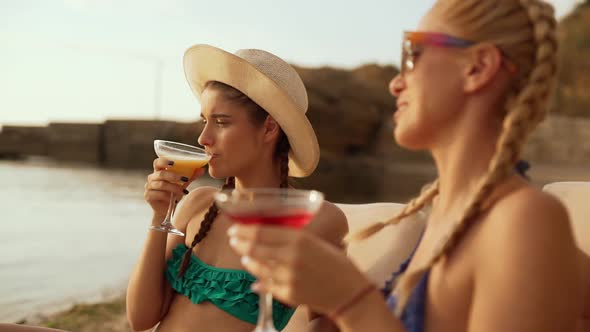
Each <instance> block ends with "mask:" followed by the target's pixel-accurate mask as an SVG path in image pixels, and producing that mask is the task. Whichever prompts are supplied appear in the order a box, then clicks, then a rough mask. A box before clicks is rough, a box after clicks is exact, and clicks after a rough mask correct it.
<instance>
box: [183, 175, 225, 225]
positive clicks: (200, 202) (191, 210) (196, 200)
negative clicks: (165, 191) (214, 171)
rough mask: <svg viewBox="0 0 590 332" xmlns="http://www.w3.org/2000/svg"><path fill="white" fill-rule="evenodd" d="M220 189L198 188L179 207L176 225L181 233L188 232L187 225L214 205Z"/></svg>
mask: <svg viewBox="0 0 590 332" xmlns="http://www.w3.org/2000/svg"><path fill="white" fill-rule="evenodd" d="M218 191H219V188H215V187H208V186H203V187H198V188H196V189H193V190H192V191H191V192H190V193H189V194H188V195H186V197H184V199H183V200H182V201H181V202H180V203H179V206H178V207H177V211H176V216H175V218H174V224H175V226H176V228H178V229H179V230H181V231H184V230H186V227H187V225H188V224H189V222H190V221H191V220H192V219H193V217H194V216H196V215H198V214H200V213H203V212H204V211H207V209H209V207H210V206H211V204H213V196H214V195H215V193H216V192H218Z"/></svg>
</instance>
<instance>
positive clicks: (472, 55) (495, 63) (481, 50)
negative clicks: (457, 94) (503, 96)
mask: <svg viewBox="0 0 590 332" xmlns="http://www.w3.org/2000/svg"><path fill="white" fill-rule="evenodd" d="M501 67H502V53H500V50H499V49H498V47H496V46H495V45H493V44H489V43H483V44H480V45H476V46H473V47H472V48H471V49H470V50H469V58H468V61H467V62H466V67H465V71H464V76H465V84H464V86H463V90H464V92H466V93H475V92H478V91H479V90H481V89H482V88H484V87H486V86H488V85H489V84H491V83H492V82H493V81H494V78H495V77H496V75H497V74H498V72H499V71H500V69H501Z"/></svg>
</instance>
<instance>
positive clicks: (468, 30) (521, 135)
mask: <svg viewBox="0 0 590 332" xmlns="http://www.w3.org/2000/svg"><path fill="white" fill-rule="evenodd" d="M433 10H437V11H439V13H441V14H442V15H443V18H444V19H445V20H446V22H448V23H450V24H451V25H452V26H454V27H456V28H459V31H461V34H462V35H461V37H463V38H465V39H469V40H474V41H478V42H489V43H492V44H494V45H496V46H497V47H498V48H499V49H500V50H501V51H502V53H503V56H505V57H507V58H508V60H509V61H512V62H513V63H514V64H515V65H516V66H517V67H518V75H517V77H515V78H514V84H513V88H512V91H511V92H510V94H509V95H508V96H507V99H506V106H505V117H504V120H503V124H502V131H501V133H500V136H499V138H498V141H497V143H496V151H495V153H494V155H493V157H492V159H491V161H490V164H489V166H488V171H487V173H486V175H485V176H484V177H483V178H482V179H481V182H480V183H479V185H478V187H477V189H476V192H475V195H474V196H473V197H472V198H471V200H470V202H469V204H468V206H467V208H466V209H465V211H464V212H463V214H462V217H461V218H460V219H458V220H456V221H455V222H454V223H453V225H452V228H451V230H450V231H449V232H448V233H447V234H445V235H444V236H443V237H442V238H441V239H440V242H439V243H437V245H436V246H435V250H434V252H433V253H432V255H431V256H430V258H429V259H428V260H427V261H426V264H424V265H422V266H419V267H417V268H416V269H415V270H414V271H412V272H409V273H405V274H404V275H403V276H402V277H401V278H400V280H399V282H398V284H397V285H396V287H395V289H394V293H395V295H396V296H397V297H398V302H397V303H398V304H397V306H396V314H397V315H398V316H400V315H401V313H402V312H403V309H404V307H405V305H406V303H407V300H408V298H409V296H410V294H411V292H412V290H413V289H414V287H415V286H416V284H417V283H418V281H419V280H420V278H421V277H422V276H423V275H424V273H426V271H428V270H429V269H430V268H431V267H432V266H433V265H434V264H435V263H436V262H437V261H438V260H439V259H441V258H442V257H443V256H445V255H446V254H447V253H448V252H449V251H450V250H451V248H452V247H453V246H454V245H455V244H456V243H457V242H458V241H459V239H460V236H461V234H463V232H464V231H465V229H466V228H467V227H468V225H469V222H470V221H471V220H473V219H474V217H476V216H477V215H478V214H480V213H481V212H482V211H484V210H485V209H486V208H488V207H489V205H490V204H491V201H490V200H489V196H490V194H491V192H492V191H493V189H494V188H495V186H496V185H497V184H498V183H499V182H500V181H502V180H503V179H506V178H507V177H508V176H509V175H510V174H511V173H512V170H513V167H514V165H515V164H516V162H517V160H518V159H519V157H520V154H521V151H522V149H523V146H524V144H525V142H526V140H527V138H528V136H529V134H530V133H531V131H532V130H533V129H534V128H535V127H536V126H537V125H538V124H539V123H540V122H541V121H542V120H543V119H544V118H545V116H546V113H547V111H548V104H549V103H548V99H549V97H550V95H551V93H552V92H553V88H554V84H555V77H556V70H557V61H556V54H557V40H556V31H555V28H556V25H557V24H556V21H555V17H554V11H553V7H552V6H551V5H549V4H547V3H546V2H544V1H541V0H439V1H438V2H437V3H436V4H435V6H434V7H433ZM437 194H438V181H435V182H434V183H432V184H431V185H430V186H429V187H428V188H427V189H426V190H423V191H422V193H421V194H420V195H419V196H418V197H417V198H415V199H413V200H411V201H410V203H408V205H407V206H406V208H405V209H404V210H403V211H401V212H400V213H399V214H398V215H396V216H394V217H393V218H392V219H390V220H389V221H386V222H381V223H377V224H374V225H372V226H369V227H368V228H367V229H364V230H362V231H360V232H359V233H357V234H354V235H352V236H351V237H349V238H348V239H347V241H355V240H361V239H366V238H368V237H370V236H372V235H373V234H375V233H377V232H379V231H380V230H381V229H383V228H384V227H386V226H388V225H393V224H397V223H399V222H400V220H402V219H403V218H405V217H407V216H409V215H411V214H413V213H416V212H417V211H419V210H420V209H421V208H423V207H424V206H425V205H427V204H429V203H431V202H432V200H433V199H434V197H435V196H436V195H437Z"/></svg>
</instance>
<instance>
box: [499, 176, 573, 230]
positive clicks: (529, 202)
mask: <svg viewBox="0 0 590 332" xmlns="http://www.w3.org/2000/svg"><path fill="white" fill-rule="evenodd" d="M488 218H489V219H491V220H494V224H495V225H497V226H498V227H499V228H503V229H505V230H506V231H515V232H518V231H525V232H526V233H527V234H531V232H535V231H539V232H545V231H551V230H557V229H561V230H568V229H569V230H571V225H570V221H569V216H568V213H567V210H566V208H565V206H564V204H563V203H562V202H561V201H560V200H559V199H557V198H556V197H555V196H553V195H551V194H548V193H546V192H543V191H541V190H539V189H537V188H535V187H532V186H528V185H527V186H523V187H521V188H519V189H516V190H514V191H513V192H511V193H509V194H507V195H505V196H504V197H503V198H501V199H499V200H498V202H497V203H496V204H495V205H494V206H493V207H492V209H491V210H490V213H489V217H488Z"/></svg>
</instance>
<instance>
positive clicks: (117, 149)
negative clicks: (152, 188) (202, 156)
mask: <svg viewBox="0 0 590 332" xmlns="http://www.w3.org/2000/svg"><path fill="white" fill-rule="evenodd" d="M201 129H202V128H201V125H200V124H198V123H178V122H172V121H106V122H105V124H104V157H105V158H104V163H105V165H106V166H107V167H121V168H151V165H152V161H153V160H154V159H155V158H156V154H155V152H154V140H155V139H162V140H171V141H177V142H181V143H187V144H192V145H194V144H196V141H197V137H198V135H199V133H200V132H201Z"/></svg>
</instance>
